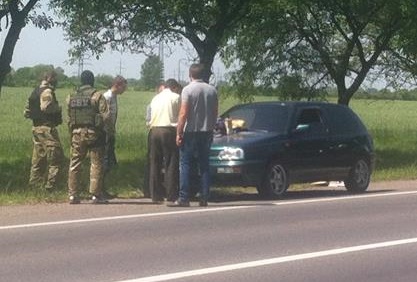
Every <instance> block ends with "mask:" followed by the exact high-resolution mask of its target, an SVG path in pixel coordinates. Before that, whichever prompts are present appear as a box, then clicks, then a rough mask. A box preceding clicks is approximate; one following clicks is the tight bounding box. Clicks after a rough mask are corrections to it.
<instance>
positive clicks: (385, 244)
mask: <svg viewBox="0 0 417 282" xmlns="http://www.w3.org/2000/svg"><path fill="white" fill-rule="evenodd" d="M415 243H417V238H410V239H403V240H396V241H387V242H380V243H374V244H368V245H359V246H353V247H347V248H340V249H332V250H326V251H320V252H312V253H305V254H299V255H292V256H284V257H276V258H270V259H263V260H255V261H249V262H243V263H236V264H228V265H222V266H217V267H209V268H201V269H196V270H190V271H182V272H175V273H168V274H162V275H156V276H148V277H143V278H139V279H131V280H122V281H118V282H144V281H146V282H154V281H168V280H175V279H180V278H186V277H192V276H201V275H207V274H213V273H219V272H226V271H233V270H239V269H246V268H253V267H260V266H266V265H272V264H280V263H285V262H293V261H299V260H306V259H313V258H319V257H325V256H334V255H340V254H346V253H353V252H360V251H366V250H373V249H381V248H388V247H393V246H399V245H405V244H415Z"/></svg>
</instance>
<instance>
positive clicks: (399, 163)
mask: <svg viewBox="0 0 417 282" xmlns="http://www.w3.org/2000/svg"><path fill="white" fill-rule="evenodd" d="M30 92H31V89H29V88H7V87H6V88H3V90H2V93H1V96H0V105H1V111H0V129H1V133H0V142H1V146H0V204H12V203H28V202H39V201H44V200H45V198H46V196H47V195H45V194H44V193H43V192H42V191H31V190H29V189H28V188H27V185H26V183H27V181H28V177H29V171H30V160H31V153H32V141H31V122H30V120H26V119H24V118H23V108H24V105H25V102H26V99H27V96H28V95H29V93H30ZM70 92H71V90H70V89H58V90H57V98H58V100H59V102H60V104H61V105H63V106H64V105H65V102H64V101H65V98H66V96H67V95H68V94H69V93H70ZM152 96H153V93H151V92H135V91H127V92H126V93H124V94H123V95H122V96H121V97H120V99H119V116H118V128H117V130H118V132H117V137H116V138H117V143H116V153H117V156H118V160H119V166H118V167H117V168H116V169H114V170H113V171H112V172H111V175H110V177H109V179H108V181H107V183H106V185H107V186H108V187H109V188H110V190H111V191H112V192H117V193H118V194H120V195H123V196H126V197H130V196H136V195H137V191H138V190H142V188H143V176H144V168H145V155H146V136H147V129H146V126H145V120H144V116H145V109H146V105H147V104H148V103H149V102H150V100H151V99H152ZM220 98H221V99H220V103H221V104H220V111H224V110H226V109H227V108H228V107H230V106H231V105H233V104H236V103H237V101H236V100H234V99H231V98H228V99H222V97H221V93H220ZM270 99H271V98H266V97H258V98H257V99H256V100H270ZM351 107H352V108H353V109H354V111H355V112H356V113H358V115H359V116H360V117H361V118H362V119H363V121H364V123H365V124H366V125H367V127H368V129H369V130H370V132H371V134H372V135H373V137H374V143H375V147H376V152H377V161H376V171H375V173H374V175H373V180H393V179H413V178H415V174H416V172H417V160H416V156H417V146H416V143H417V142H416V141H417V123H416V121H417V111H416V108H417V102H406V101H381V100H378V101H372V100H353V101H352V102H351ZM63 108H64V109H65V106H64V107H63ZM64 115H65V113H64ZM59 133H60V138H61V141H62V144H63V147H64V152H65V156H66V161H65V165H66V166H65V168H64V173H63V175H62V184H61V186H60V191H59V192H58V193H56V195H54V196H53V197H52V198H48V200H50V201H60V200H65V199H66V177H67V170H68V155H69V134H68V130H67V127H66V125H61V126H60V127H59ZM84 171H86V173H85V175H83V182H82V184H83V187H85V190H87V186H88V173H87V169H86V170H84ZM49 197H50V196H49Z"/></svg>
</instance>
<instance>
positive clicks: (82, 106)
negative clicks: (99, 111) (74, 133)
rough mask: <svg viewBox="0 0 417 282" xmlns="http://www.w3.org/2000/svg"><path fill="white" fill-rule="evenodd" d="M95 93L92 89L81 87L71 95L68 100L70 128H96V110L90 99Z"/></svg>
mask: <svg viewBox="0 0 417 282" xmlns="http://www.w3.org/2000/svg"><path fill="white" fill-rule="evenodd" d="M95 92H96V90H95V89H94V88H92V87H81V88H79V89H78V90H77V92H75V93H74V94H71V96H70V100H69V116H70V126H71V128H78V127H95V126H96V109H95V105H93V103H92V99H91V98H92V96H93V94H94V93H95Z"/></svg>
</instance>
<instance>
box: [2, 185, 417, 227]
mask: <svg viewBox="0 0 417 282" xmlns="http://www.w3.org/2000/svg"><path fill="white" fill-rule="evenodd" d="M410 194H417V191H407V192H392V193H382V194H371V195H369V194H366V195H359V196H347V197H336V198H320V199H311V200H295V201H280V202H273V203H271V204H272V205H276V206H283V205H299V204H310V203H319V202H331V201H346V200H355V199H362V198H374V197H391V196H401V195H410ZM254 207H256V205H244V206H230V207H218V208H216V207H215V206H213V207H210V208H204V209H185V210H180V211H171V212H158V213H145V214H132V215H121V216H109V217H97V218H86V219H75V220H65V221H51V222H39V223H29V224H17V225H6V226H0V231H1V230H10V229H18V228H32V227H45V226H52V225H67V224H78V223H87V222H99V221H111V220H123V219H131V218H142V217H156V216H169V215H178V214H189V213H208V212H216V211H225V210H237V209H248V208H254Z"/></svg>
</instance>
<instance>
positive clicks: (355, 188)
mask: <svg viewBox="0 0 417 282" xmlns="http://www.w3.org/2000/svg"><path fill="white" fill-rule="evenodd" d="M370 180H371V168H370V166H369V163H368V162H367V161H366V160H364V159H359V160H358V161H356V162H355V164H354V165H353V166H352V168H351V169H350V172H349V176H348V178H347V179H346V180H345V187H346V189H347V190H348V191H349V192H352V193H359V192H364V191H366V189H368V186H369V182H370Z"/></svg>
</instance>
